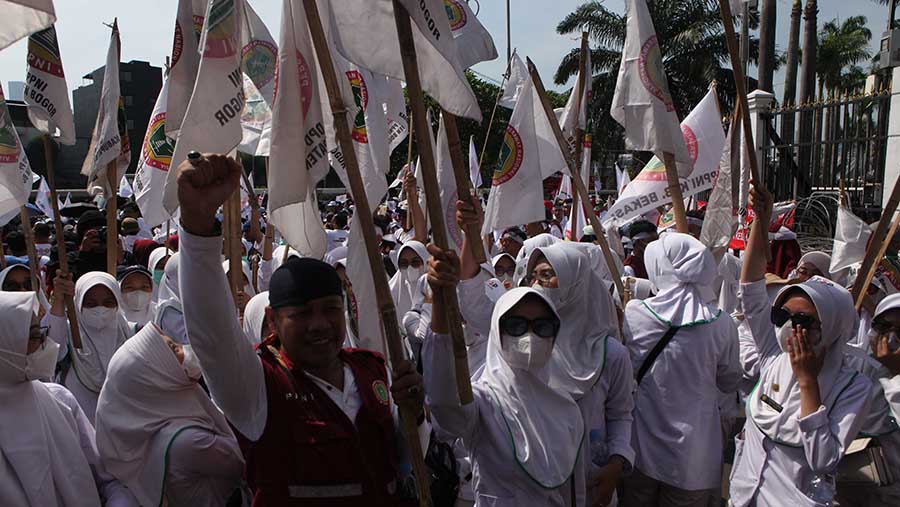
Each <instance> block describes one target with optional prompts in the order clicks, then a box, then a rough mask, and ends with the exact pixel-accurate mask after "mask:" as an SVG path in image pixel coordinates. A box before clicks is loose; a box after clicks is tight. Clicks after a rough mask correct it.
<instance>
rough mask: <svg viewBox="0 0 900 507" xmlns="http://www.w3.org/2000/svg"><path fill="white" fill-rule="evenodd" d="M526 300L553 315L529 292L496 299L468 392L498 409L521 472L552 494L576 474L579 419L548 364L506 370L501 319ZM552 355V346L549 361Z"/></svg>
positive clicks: (520, 289)
mask: <svg viewBox="0 0 900 507" xmlns="http://www.w3.org/2000/svg"><path fill="white" fill-rule="evenodd" d="M527 295H531V296H532V297H538V298H540V299H541V300H542V301H543V302H544V303H546V304H547V306H548V307H549V308H550V309H551V310H552V311H553V313H554V314H556V311H555V310H554V309H553V304H552V303H551V302H550V301H549V300H548V299H547V298H545V297H544V296H543V295H542V294H541V293H539V292H538V291H536V290H534V289H530V288H526V287H518V288H514V289H511V290H510V291H509V292H507V293H506V294H504V295H503V296H501V297H500V299H499V300H498V301H497V305H496V306H494V313H493V314H492V316H491V333H490V336H489V337H488V345H487V358H486V361H485V367H484V371H483V373H482V374H481V376H480V377H479V378H478V380H476V381H475V383H474V384H473V386H472V388H473V389H475V390H477V391H481V392H483V393H484V394H485V396H486V397H487V398H488V399H491V400H492V401H494V402H495V403H496V404H497V405H498V407H497V409H498V411H499V413H500V415H501V416H502V418H503V422H505V425H506V428H507V429H508V431H509V437H510V442H511V444H512V447H513V453H514V454H515V456H516V461H517V462H518V463H519V465H520V466H521V467H522V470H524V471H525V473H526V474H528V476H529V477H530V478H531V479H532V480H534V481H535V482H537V483H538V484H540V485H541V486H543V487H545V488H557V487H559V486H561V485H562V484H563V483H565V482H566V480H567V479H568V478H569V477H570V476H571V475H572V471H573V469H574V468H575V462H576V460H577V459H578V454H579V451H580V450H581V443H582V439H583V438H584V418H583V417H582V415H581V409H579V408H578V404H577V403H575V400H573V399H572V397H571V396H570V395H569V394H568V393H566V392H564V391H560V390H557V389H554V388H552V387H550V385H549V380H550V368H549V364H548V366H545V367H544V368H542V369H540V370H538V371H535V372H531V371H527V370H521V369H514V368H510V366H509V365H508V364H507V363H506V360H505V359H504V358H503V355H502V353H501V348H502V344H501V341H500V340H501V339H500V318H501V317H503V315H505V314H506V313H507V312H508V311H509V310H510V309H512V307H514V306H515V305H516V304H517V303H518V302H519V301H521V300H522V298H524V297H525V296H527ZM556 315H557V317H558V316H559V315H558V314H556ZM558 340H559V338H557V343H558ZM555 349H556V344H554V355H555ZM503 422H500V421H498V423H500V424H502V423H503Z"/></svg>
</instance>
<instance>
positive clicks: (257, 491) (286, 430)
mask: <svg viewBox="0 0 900 507" xmlns="http://www.w3.org/2000/svg"><path fill="white" fill-rule="evenodd" d="M258 351H259V352H258V353H259V355H260V358H261V362H262V365H263V371H264V372H265V377H266V396H267V402H268V419H267V420H266V428H265V431H264V432H263V434H262V437H260V439H259V440H258V441H256V442H249V441H248V440H246V439H245V438H243V437H239V438H240V440H241V444H242V447H243V449H244V455H245V457H246V460H247V481H248V483H249V485H250V487H251V488H252V489H253V491H254V498H253V505H254V507H270V506H291V507H293V506H297V507H299V506H303V507H320V506H321V507H325V506H328V507H343V506H373V507H374V506H388V505H390V506H395V505H401V504H402V503H405V502H402V501H398V500H397V499H396V498H394V497H393V493H394V490H395V488H396V484H397V481H396V479H397V475H398V454H397V442H396V438H395V430H394V420H393V417H392V415H391V407H390V404H391V399H390V394H389V391H388V387H387V370H386V368H385V363H384V358H383V357H382V356H380V355H378V354H376V353H374V352H369V351H365V350H356V349H344V350H342V351H341V352H340V358H341V360H342V361H343V362H344V364H346V365H347V366H349V367H350V369H351V371H352V372H353V377H354V378H355V380H356V386H357V389H358V390H359V394H360V397H361V398H362V407H361V408H360V410H359V414H358V415H357V416H356V421H355V424H354V422H353V421H350V419H348V418H347V416H346V415H345V414H344V412H343V411H341V409H340V408H339V407H338V406H337V405H335V404H334V402H332V401H331V399H330V398H329V397H328V395H326V394H325V392H324V391H322V390H321V389H320V388H319V387H318V386H317V385H316V384H315V383H314V382H312V381H311V380H310V379H309V377H307V376H306V375H304V374H303V373H302V372H300V371H296V370H295V371H294V373H293V374H292V373H290V372H289V371H288V369H287V368H285V366H283V365H282V364H281V363H280V362H279V361H278V359H277V358H276V357H275V355H274V354H273V353H272V352H271V351H270V350H269V349H268V348H267V347H265V346H261V347H259V349H258ZM292 377H293V378H292ZM235 433H237V432H235Z"/></svg>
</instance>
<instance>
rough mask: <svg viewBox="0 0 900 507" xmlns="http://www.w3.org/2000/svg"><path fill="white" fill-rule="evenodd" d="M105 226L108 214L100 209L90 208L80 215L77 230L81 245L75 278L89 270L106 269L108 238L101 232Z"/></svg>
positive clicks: (75, 267)
mask: <svg viewBox="0 0 900 507" xmlns="http://www.w3.org/2000/svg"><path fill="white" fill-rule="evenodd" d="M105 228H106V215H105V214H104V213H102V212H100V211H97V210H88V211H85V212H84V213H82V214H81V216H80V217H78V223H77V224H76V225H75V232H76V234H77V235H78V245H79V247H78V254H77V257H76V258H75V265H74V266H73V268H72V273H73V274H74V275H75V280H78V278H79V277H81V275H83V274H85V273H87V272H89V271H106V240H105V239H104V238H102V235H101V234H100V231H101V230H103V229H105ZM112 234H117V231H113V232H112Z"/></svg>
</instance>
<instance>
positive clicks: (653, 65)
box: [638, 35, 675, 111]
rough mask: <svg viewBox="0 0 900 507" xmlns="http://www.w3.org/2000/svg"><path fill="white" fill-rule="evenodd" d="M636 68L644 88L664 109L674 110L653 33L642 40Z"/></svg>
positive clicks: (657, 41)
mask: <svg viewBox="0 0 900 507" xmlns="http://www.w3.org/2000/svg"><path fill="white" fill-rule="evenodd" d="M638 70H639V74H640V76H641V83H642V84H643V85H644V88H646V89H647V91H648V92H650V94H651V95H653V96H654V97H656V98H658V99H659V100H661V101H662V103H663V104H665V105H666V111H674V110H675V106H674V104H673V103H672V95H671V94H670V93H669V84H668V83H667V82H666V73H665V71H664V70H663V62H662V53H661V52H660V51H659V40H657V38H656V36H655V35H654V36H653V37H650V38H649V39H647V42H644V45H643V46H642V47H641V56H640V59H639V60H638Z"/></svg>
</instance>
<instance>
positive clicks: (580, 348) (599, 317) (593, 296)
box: [528, 243, 619, 400]
mask: <svg viewBox="0 0 900 507" xmlns="http://www.w3.org/2000/svg"><path fill="white" fill-rule="evenodd" d="M539 253H540V254H542V255H543V256H544V257H545V258H546V259H547V261H549V262H550V265H551V266H552V267H553V270H554V271H556V276H557V278H558V279H559V288H558V289H550V290H555V291H558V292H557V293H558V294H559V296H558V299H557V301H556V305H557V306H556V311H557V312H558V313H559V317H560V324H561V326H560V329H559V334H558V335H557V336H556V344H555V345H554V347H553V358H552V359H551V361H550V364H549V369H550V381H551V384H552V385H553V386H555V387H558V388H559V389H561V390H564V391H565V392H567V393H569V394H570V395H571V396H572V397H573V398H575V399H576V400H577V399H580V398H581V397H582V396H584V395H585V394H587V392H588V391H590V390H591V388H592V387H594V384H596V383H597V381H598V380H599V379H600V375H602V374H603V367H604V365H605V363H606V340H607V337H609V336H616V334H617V332H616V328H617V327H618V325H619V322H618V318H617V316H616V313H615V306H614V305H613V303H612V298H611V297H610V295H609V291H608V290H607V289H606V285H605V284H604V282H603V280H602V279H600V277H599V276H598V275H597V272H596V271H594V270H593V269H592V266H591V261H590V258H589V257H588V256H586V255H584V254H583V253H582V252H581V251H579V250H578V249H576V248H572V247H571V246H568V245H565V244H563V243H560V244H558V245H551V246H549V247H546V248H537V249H535V250H534V252H532V254H531V255H530V259H529V262H528V264H529V266H528V270H529V272H530V271H531V270H532V269H533V268H534V264H535V263H536V261H537V258H538V255H537V254H539Z"/></svg>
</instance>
